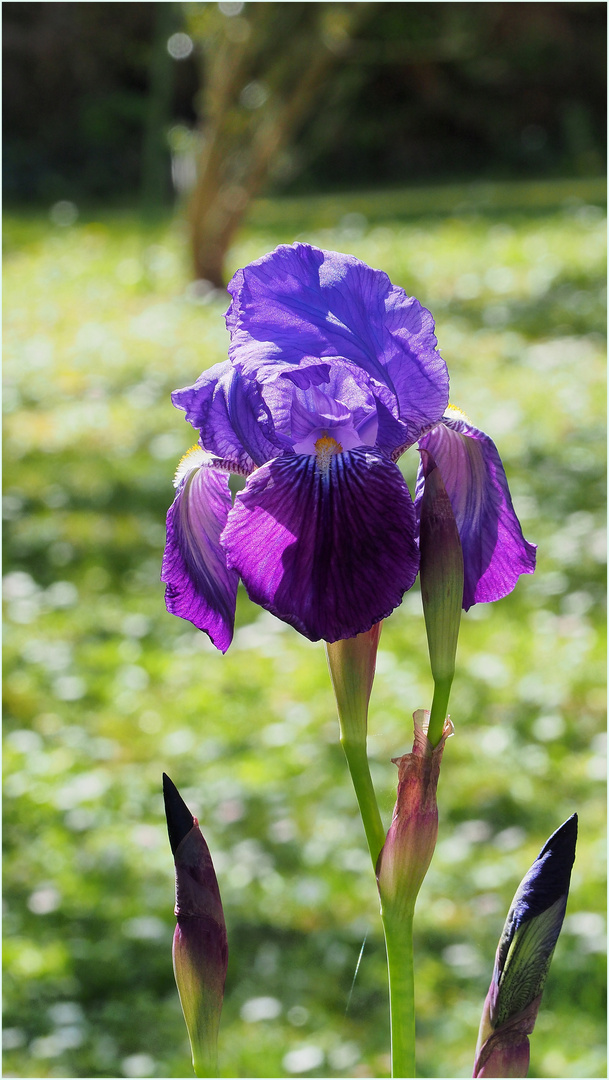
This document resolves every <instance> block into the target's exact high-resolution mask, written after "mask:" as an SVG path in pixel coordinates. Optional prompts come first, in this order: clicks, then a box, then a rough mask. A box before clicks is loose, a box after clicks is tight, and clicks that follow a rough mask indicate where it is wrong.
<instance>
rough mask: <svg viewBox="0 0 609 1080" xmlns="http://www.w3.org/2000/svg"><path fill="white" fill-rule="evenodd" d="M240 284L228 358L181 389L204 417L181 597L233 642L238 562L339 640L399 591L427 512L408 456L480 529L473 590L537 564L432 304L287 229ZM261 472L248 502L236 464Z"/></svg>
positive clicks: (172, 587) (510, 582)
mask: <svg viewBox="0 0 609 1080" xmlns="http://www.w3.org/2000/svg"><path fill="white" fill-rule="evenodd" d="M228 290H229V292H230V294H231V296H232V302H231V305H230V307H229V309H228V312H227V316H226V322H227V326H228V329H229V332H230V338H231V341H230V348H229V360H228V361H226V362H224V363H221V364H216V365H215V366H214V367H212V368H210V369H209V370H208V371H205V372H203V374H202V375H201V376H200V378H199V379H197V381H196V383H194V385H193V386H187V387H185V388H184V389H181V390H176V391H175V392H174V394H173V395H172V401H173V403H174V405H175V406H176V407H177V408H179V409H183V410H184V412H185V413H186V419H187V420H188V421H189V423H190V424H192V426H193V427H194V428H195V429H196V430H197V431H198V432H199V442H198V445H197V446H196V447H193V449H192V450H191V451H190V452H189V453H188V454H186V456H185V457H184V458H183V459H182V461H181V462H180V465H179V467H178V471H177V474H176V487H177V494H176V497H175V501H174V503H173V505H172V506H171V508H170V510H169V513H168V517H167V546H166V549H165V557H164V561H163V571H162V580H163V581H164V582H166V585H167V590H166V602H167V608H168V610H169V611H170V612H173V614H175V615H180V616H181V617H182V618H184V619H189V620H190V621H191V622H192V623H194V625H195V626H197V627H198V628H199V629H201V630H204V631H206V633H207V634H209V636H210V638H211V640H212V641H213V643H214V645H216V646H217V647H218V648H219V649H221V650H222V651H223V652H225V651H226V649H227V648H228V646H229V645H230V642H231V639H232V635H233V626H234V615H235V602H236V594H237V585H238V581H239V578H241V580H242V581H243V583H244V585H245V587H246V589H247V591H248V593H249V596H250V597H251V599H252V600H254V601H255V602H256V603H258V604H260V605H261V606H262V607H264V608H266V609H267V610H268V611H270V612H272V613H273V614H274V615H276V616H278V618H280V619H283V620H284V622H287V623H290V624H291V625H292V626H294V627H296V629H297V630H299V631H300V632H301V633H302V634H304V635H305V636H306V637H308V638H310V639H311V640H312V641H317V640H318V639H320V638H323V639H324V640H325V641H329V642H332V641H337V640H340V639H343V638H348V637H354V636H355V635H356V634H359V633H364V632H366V631H367V630H369V629H370V628H371V627H372V626H373V625H374V624H375V623H377V622H379V620H381V619H383V618H385V617H386V616H387V615H389V614H390V612H391V611H393V609H394V608H395V607H397V605H398V604H399V603H400V601H401V599H402V596H403V594H404V592H405V591H406V590H407V589H409V588H410V587H411V585H412V584H413V582H414V580H415V578H416V575H417V571H418V566H419V548H418V513H417V509H418V507H419V505H420V502H421V499H422V493H423V486H424V477H423V474H422V471H420V472H419V478H418V481H417V486H416V494H415V502H414V503H413V501H412V499H411V496H410V493H409V490H408V487H407V485H406V483H405V481H404V479H403V477H402V474H401V472H400V470H399V468H398V466H397V465H396V461H397V460H398V458H399V457H400V455H401V454H402V453H403V452H404V451H405V450H407V449H408V447H410V446H412V445H413V444H414V443H418V444H419V447H421V448H423V449H426V450H428V451H429V452H430V453H431V454H432V455H433V458H434V459H435V462H436V463H437V465H438V467H439V469H440V471H441V474H442V478H443V480H444V484H445V486H446V490H447V492H448V495H449V497H450V500H451V504H452V507H453V511H454V515H455V519H456V522H457V526H458V529H459V535H460V538H461V543H462V547H463V559H464V591H463V607H464V608H465V610H467V609H468V608H469V607H471V605H472V604H475V603H479V602H480V601H488V600H498V599H499V598H500V597H502V596H505V595H506V594H507V593H509V592H510V591H511V590H512V589H513V588H514V586H515V584H516V581H517V579H518V577H519V575H520V574H523V573H532V571H533V569H534V565H535V548H534V546H533V545H532V544H529V543H527V541H526V540H525V539H524V538H523V535H522V531H521V529H520V525H519V523H518V519H517V518H516V515H515V513H514V510H513V507H512V501H511V498H510V493H509V490H508V485H507V481H506V478H505V473H504V471H503V466H502V464H501V460H500V458H499V455H498V453H497V450H496V448H495V446H494V444H493V442H492V441H491V440H490V439H489V437H488V436H487V435H485V434H484V433H483V432H482V431H479V430H478V429H477V428H475V427H473V426H472V425H471V424H470V423H469V421H468V420H467V419H466V418H465V417H464V416H463V414H461V413H459V412H457V411H455V410H452V409H449V408H448V372H447V369H446V364H445V363H444V360H443V359H442V357H441V356H440V354H439V353H438V351H437V342H436V338H435V335H434V322H433V319H432V316H431V314H430V313H429V311H427V310H426V309H425V308H424V307H422V306H421V304H419V302H418V300H415V299H414V297H411V296H407V295H406V293H405V292H404V290H403V289H400V288H398V287H397V286H395V285H392V284H391V282H390V280H389V278H388V277H387V275H386V274H384V273H383V272H382V271H380V270H372V269H371V268H370V267H368V266H366V265H365V264H364V263H362V262H360V261H359V260H358V259H355V258H354V257H353V256H351V255H341V254H339V253H337V252H333V251H321V250H320V249H319V248H315V247H311V246H310V245H308V244H293V245H291V246H286V245H282V246H281V247H278V248H277V249H276V250H275V251H273V252H271V253H270V254H268V255H265V256H263V258H261V259H257V260H256V261H255V262H253V263H251V264H250V265H249V266H246V267H245V268H244V269H243V270H239V271H237V273H236V274H235V276H234V277H233V279H232V281H231V282H230V285H229V286H228ZM231 472H232V473H239V474H241V475H243V476H246V477H247V482H246V485H245V488H244V490H243V491H241V492H239V494H238V495H237V496H236V498H235V501H234V505H233V506H231V496H230V491H229V486H228V474H229V473H231Z"/></svg>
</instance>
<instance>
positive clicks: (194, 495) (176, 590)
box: [161, 465, 239, 652]
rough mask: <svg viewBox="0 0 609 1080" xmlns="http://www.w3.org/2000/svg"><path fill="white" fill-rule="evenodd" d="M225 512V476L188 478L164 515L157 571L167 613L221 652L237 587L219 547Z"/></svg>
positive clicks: (201, 472) (200, 473)
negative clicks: (163, 538)
mask: <svg viewBox="0 0 609 1080" xmlns="http://www.w3.org/2000/svg"><path fill="white" fill-rule="evenodd" d="M230 507H231V496H230V491H229V487H228V476H227V475H225V474H224V473H219V472H215V471H214V470H213V469H211V468H209V467H208V466H206V465H203V466H200V467H196V468H193V469H192V470H191V471H190V472H188V473H187V475H186V476H185V479H184V480H183V481H182V483H181V484H180V487H179V488H178V492H177V495H176V497H175V499H174V501H173V504H172V505H171V506H170V508H169V511H168V514H167V543H166V546H165V554H164V556H163V568H162V571H161V581H164V582H166V585H167V588H166V590H165V603H166V605H167V610H168V611H170V612H171V614H172V615H179V616H180V618H182V619H188V620H189V621H190V622H191V623H194V625H195V626H196V627H198V629H199V630H204V631H205V633H207V634H209V636H210V638H211V640H212V641H213V643H214V645H215V646H216V648H218V649H220V650H221V651H222V652H226V650H227V649H228V647H229V645H230V643H231V641H232V637H233V627H234V622H235V604H236V598H237V585H238V583H239V578H238V575H237V573H236V572H235V571H234V570H232V569H230V568H229V567H227V565H226V556H225V553H224V549H223V548H222V546H221V544H220V534H221V532H222V530H223V528H224V526H225V524H226V519H227V516H228V512H229V510H230Z"/></svg>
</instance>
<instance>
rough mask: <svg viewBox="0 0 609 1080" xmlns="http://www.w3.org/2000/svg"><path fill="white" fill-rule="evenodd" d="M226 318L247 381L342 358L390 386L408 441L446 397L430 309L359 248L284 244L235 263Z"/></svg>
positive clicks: (233, 351) (440, 408)
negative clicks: (350, 251)
mask: <svg viewBox="0 0 609 1080" xmlns="http://www.w3.org/2000/svg"><path fill="white" fill-rule="evenodd" d="M228 291H229V292H230V293H231V295H232V297H233V301H232V304H231V306H230V308H229V310H228V312H227V316H226V323H227V326H228V329H229V331H230V334H231V345H230V349H229V356H230V358H231V360H232V361H233V363H234V364H235V366H236V367H238V369H239V370H240V371H241V372H242V373H243V374H244V375H247V376H249V377H250V378H254V377H255V378H261V379H263V380H264V379H266V378H268V377H269V375H271V374H272V373H273V370H275V371H276V370H277V368H278V366H279V367H281V366H284V367H285V368H287V369H290V368H300V369H302V368H307V367H309V366H316V367H317V369H318V368H319V361H320V360H322V359H323V358H325V357H338V358H342V359H343V360H345V361H347V362H348V363H350V364H352V365H354V366H355V367H357V368H360V369H361V370H362V371H364V372H366V373H367V375H368V376H370V377H371V379H373V380H375V381H376V382H378V383H380V384H381V385H384V386H386V387H388V388H389V389H390V391H391V392H392V394H393V398H394V402H395V414H396V417H399V418H400V419H402V420H405V421H406V422H407V423H408V425H409V429H410V442H411V443H412V442H415V441H416V439H417V438H418V435H419V434H420V431H421V430H422V429H423V428H424V427H425V426H428V425H429V424H430V423H433V422H434V421H435V420H438V419H439V418H440V417H441V415H442V413H443V411H444V409H445V407H446V404H447V402H448V372H447V370H446V364H445V363H444V361H443V359H442V357H441V356H440V355H439V353H438V352H437V349H436V345H437V342H436V338H435V335H434V322H433V318H432V316H431V314H430V313H429V311H427V310H426V309H425V308H424V307H422V306H421V304H420V303H419V302H418V300H416V299H415V298H414V297H411V296H407V295H406V293H405V292H404V290H403V289H400V288H398V287H396V286H395V285H392V284H391V282H390V280H389V278H388V277H387V274H385V273H383V272H382V271H380V270H373V269H371V268H370V267H369V266H366V264H365V263H362V262H360V260H359V259H356V258H354V257H353V256H352V255H342V254H340V253H338V252H334V251H322V250H320V249H319V248H315V247H311V246H310V245H309V244H293V245H291V246H288V245H281V246H280V247H278V248H277V249H276V250H275V251H273V252H270V254H268V255H265V256H263V257H262V258H261V259H257V260H256V261H255V262H253V263H250V265H249V266H246V267H245V268H244V269H243V270H238V271H237V273H236V274H235V276H234V277H233V279H232V281H231V282H230V284H229V286H228Z"/></svg>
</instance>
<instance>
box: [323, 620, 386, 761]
mask: <svg viewBox="0 0 609 1080" xmlns="http://www.w3.org/2000/svg"><path fill="white" fill-rule="evenodd" d="M382 625H383V624H382V622H378V623H376V624H375V625H374V626H373V627H372V629H370V630H368V631H367V633H365V634H357V636H356V637H352V638H343V639H342V640H341V641H333V642H329V643H327V644H326V652H327V656H328V666H329V668H330V676H331V678H332V686H333V687H334V694H335V696H336V704H337V706H338V716H339V721H340V733H341V739H342V740H343V741H344V740H345V739H350V740H352V741H354V742H361V741H362V740H363V741H364V743H365V741H366V733H367V727H368V704H369V702H370V694H371V693H372V684H373V682H374V672H375V669H376V654H377V651H378V645H379V639H380V636H381V627H382Z"/></svg>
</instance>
